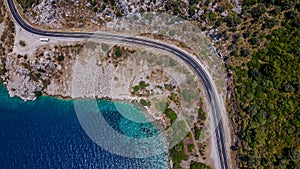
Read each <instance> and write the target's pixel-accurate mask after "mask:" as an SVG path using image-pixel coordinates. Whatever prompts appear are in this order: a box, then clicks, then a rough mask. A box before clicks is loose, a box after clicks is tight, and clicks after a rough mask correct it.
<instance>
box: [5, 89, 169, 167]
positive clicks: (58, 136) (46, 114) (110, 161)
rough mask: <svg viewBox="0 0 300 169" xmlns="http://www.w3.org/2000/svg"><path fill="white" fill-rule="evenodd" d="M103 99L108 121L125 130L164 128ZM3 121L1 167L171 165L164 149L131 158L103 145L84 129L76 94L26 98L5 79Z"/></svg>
mask: <svg viewBox="0 0 300 169" xmlns="http://www.w3.org/2000/svg"><path fill="white" fill-rule="evenodd" d="M97 103H98V105H99V108H100V109H101V112H102V114H103V117H104V118H105V120H106V121H107V123H108V124H109V125H110V126H111V127H112V128H113V129H114V130H115V131H117V132H119V133H121V134H125V135H127V136H128V137H133V138H146V137H151V136H155V135H157V134H158V133H159V130H158V129H157V128H156V127H155V125H153V124H152V123H137V122H133V121H131V120H128V119H126V118H124V117H123V116H122V114H120V113H118V110H117V109H116V108H115V107H114V104H113V103H112V102H109V101H106V100H98V101H97ZM119 104H125V103H119ZM125 107H126V105H125ZM0 126H1V128H0V168H8V169H10V168H11V169H14V168H16V169H21V168H26V169H28V168H42V169H45V168H68V169H69V168H100V169H102V168H103V169H107V168H112V169H114V168H116V169H118V168H120V169H121V168H122V169H124V168H128V169H129V168H130V169H131V168H141V169H142V168H166V164H167V158H166V156H165V155H164V154H161V155H157V156H155V157H151V158H128V157H122V156H118V155H115V154H113V153H110V152H108V151H106V150H104V149H103V148H101V147H99V146H98V145H97V144H95V143H94V142H93V141H92V140H91V139H90V138H89V137H88V135H87V134H86V133H85V131H84V130H83V129H82V127H81V125H80V123H79V121H78V118H77V116H76V113H75V111H74V106H73V101H71V100H59V99H55V98H52V97H46V96H42V97H40V98H39V99H38V100H37V101H34V102H27V103H24V102H23V101H22V100H20V99H18V98H9V96H8V93H7V91H6V90H5V89H4V88H3V86H2V85H0Z"/></svg>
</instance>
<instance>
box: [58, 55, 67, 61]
mask: <svg viewBox="0 0 300 169" xmlns="http://www.w3.org/2000/svg"><path fill="white" fill-rule="evenodd" d="M64 59H65V57H64V56H63V55H59V56H58V57H57V61H59V62H61V61H63V60H64Z"/></svg>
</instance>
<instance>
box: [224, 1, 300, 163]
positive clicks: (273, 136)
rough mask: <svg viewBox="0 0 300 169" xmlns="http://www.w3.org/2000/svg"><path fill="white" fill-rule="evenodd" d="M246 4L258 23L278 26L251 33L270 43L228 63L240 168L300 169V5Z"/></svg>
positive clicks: (254, 42) (254, 40)
mask: <svg viewBox="0 0 300 169" xmlns="http://www.w3.org/2000/svg"><path fill="white" fill-rule="evenodd" d="M243 8H244V11H245V13H244V15H245V16H249V19H250V18H251V20H252V21H251V22H252V23H253V24H256V23H263V24H262V27H265V28H269V27H274V26H275V25H276V27H275V28H274V29H272V31H271V32H270V34H268V35H266V36H263V35H262V36H261V37H256V36H253V33H255V32H253V33H250V35H247V36H248V37H249V38H248V39H249V41H250V43H251V44H252V45H253V46H259V45H261V44H263V43H261V42H262V41H265V45H264V46H263V47H261V48H260V49H259V50H255V51H253V53H252V54H250V55H249V53H248V52H246V53H248V54H247V55H246V54H242V53H239V54H236V55H233V56H231V57H233V58H231V62H229V63H227V65H228V67H229V68H230V70H232V71H233V74H234V79H235V80H234V84H235V94H236V96H235V103H236V104H237V105H236V107H237V109H236V110H234V112H233V113H235V114H234V125H235V128H236V129H237V133H236V134H237V136H238V137H239V141H238V142H237V143H236V145H235V146H234V147H233V149H234V150H236V153H237V158H238V166H239V167H240V168H299V167H300V160H299V159H300V149H299V147H300V138H299V131H300V106H299V103H300V74H299V72H300V58H299V55H300V43H299V42H300V19H299V18H300V13H299V11H300V3H299V1H281V0H280V1H276V2H275V1H273V3H272V1H270V2H264V3H258V2H257V1H254V0H244V7H243ZM267 16H269V17H267ZM263 30H264V28H262V31H263ZM262 31H259V32H257V33H256V35H258V34H261V32H262ZM251 47H252V46H249V47H248V48H245V49H244V51H249V50H252V49H251Z"/></svg>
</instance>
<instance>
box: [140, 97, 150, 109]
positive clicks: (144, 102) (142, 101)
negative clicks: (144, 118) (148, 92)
mask: <svg viewBox="0 0 300 169" xmlns="http://www.w3.org/2000/svg"><path fill="white" fill-rule="evenodd" d="M140 104H142V105H143V106H147V107H150V106H151V103H150V101H147V100H145V99H141V100H140Z"/></svg>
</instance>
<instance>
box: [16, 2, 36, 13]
mask: <svg viewBox="0 0 300 169" xmlns="http://www.w3.org/2000/svg"><path fill="white" fill-rule="evenodd" d="M17 2H19V3H20V5H21V7H22V9H23V12H26V11H27V9H29V8H30V7H31V6H32V5H36V4H38V3H39V0H17Z"/></svg>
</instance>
